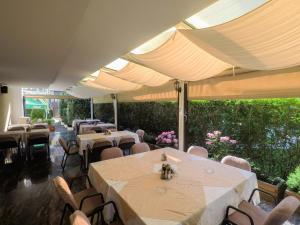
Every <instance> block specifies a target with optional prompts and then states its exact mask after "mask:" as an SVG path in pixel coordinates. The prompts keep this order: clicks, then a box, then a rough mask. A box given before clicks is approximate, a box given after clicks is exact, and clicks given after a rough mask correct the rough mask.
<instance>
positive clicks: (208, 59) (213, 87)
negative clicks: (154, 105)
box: [86, 0, 300, 101]
mask: <svg viewBox="0 0 300 225" xmlns="http://www.w3.org/2000/svg"><path fill="white" fill-rule="evenodd" d="M178 28H179V29H178V30H176V31H175V32H174V33H172V35H170V38H169V39H167V41H166V42H165V43H163V44H162V45H160V46H159V47H157V48H156V49H154V50H151V51H149V52H146V53H142V54H137V53H136V54H134V53H128V54H126V55H125V56H124V58H125V59H127V60H128V61H130V62H129V63H128V64H127V66H125V67H124V68H122V69H120V70H119V71H108V72H107V71H103V70H102V71H101V72H100V74H99V77H98V78H97V79H96V80H95V81H87V82H86V85H89V86H91V87H95V88H99V90H100V91H101V92H104V93H107V92H108V93H119V100H120V101H159V100H175V99H176V96H177V94H176V92H175V91H174V89H173V81H172V80H171V79H172V78H174V79H178V80H182V81H187V82H189V96H190V98H191V99H197V98H199V99H212V98H221V99H226V98H251V97H253V98H256V97H285V96H299V92H298V89H299V85H298V84H299V83H300V82H299V79H300V75H299V67H297V66H299V65H300V4H298V1H296V0H285V1H283V0H272V1H269V2H267V3H265V4H263V5H262V6H260V7H258V8H257V9H256V10H254V11H251V12H250V13H248V14H246V15H244V16H241V17H240V18H237V19H235V20H232V21H230V22H227V23H224V24H221V25H217V26H214V27H210V28H205V29H189V28H186V27H185V26H178ZM237 67H239V68H242V69H244V70H245V69H246V70H250V71H258V70H259V71H260V72H259V71H258V72H250V73H240V74H238V75H237V76H228V74H227V75H226V74H224V71H225V72H226V71H230V73H231V74H233V75H234V74H235V72H234V71H235V69H236V68H237ZM100 70H101V69H100ZM297 88H298V89H297Z"/></svg>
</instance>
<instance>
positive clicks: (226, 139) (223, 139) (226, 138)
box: [220, 136, 230, 142]
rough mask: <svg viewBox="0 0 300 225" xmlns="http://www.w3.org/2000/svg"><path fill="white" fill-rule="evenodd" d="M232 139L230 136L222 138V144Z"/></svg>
mask: <svg viewBox="0 0 300 225" xmlns="http://www.w3.org/2000/svg"><path fill="white" fill-rule="evenodd" d="M229 140H230V138H229V137H228V136H224V137H220V142H228V141H229Z"/></svg>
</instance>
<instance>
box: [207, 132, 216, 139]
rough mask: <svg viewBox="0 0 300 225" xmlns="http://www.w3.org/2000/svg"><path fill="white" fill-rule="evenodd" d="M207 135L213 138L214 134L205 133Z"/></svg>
mask: <svg viewBox="0 0 300 225" xmlns="http://www.w3.org/2000/svg"><path fill="white" fill-rule="evenodd" d="M207 137H208V138H214V137H215V135H214V134H213V133H207Z"/></svg>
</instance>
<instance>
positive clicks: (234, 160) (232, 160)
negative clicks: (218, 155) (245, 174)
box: [221, 155, 251, 171]
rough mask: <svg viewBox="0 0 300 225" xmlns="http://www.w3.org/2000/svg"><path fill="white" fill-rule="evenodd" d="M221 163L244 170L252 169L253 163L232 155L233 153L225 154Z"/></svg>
mask: <svg viewBox="0 0 300 225" xmlns="http://www.w3.org/2000/svg"><path fill="white" fill-rule="evenodd" d="M221 163H223V164H226V165H229V166H233V167H237V168H239V169H242V170H247V171H251V165H250V163H249V162H248V161H247V160H246V159H242V158H238V157H235V156H231V155H228V156H225V157H224V158H223V159H222V160H221Z"/></svg>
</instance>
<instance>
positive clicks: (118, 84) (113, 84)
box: [86, 71, 142, 93]
mask: <svg viewBox="0 0 300 225" xmlns="http://www.w3.org/2000/svg"><path fill="white" fill-rule="evenodd" d="M86 85H90V86H92V87H97V86H98V87H99V88H103V89H106V90H113V91H114V92H115V93H118V92H120V91H130V90H136V89H139V88H141V87H142V85H140V84H137V83H134V82H130V81H126V80H123V79H120V78H118V77H115V76H112V75H110V74H108V73H105V72H103V71H100V72H99V75H98V77H97V78H96V80H95V81H87V82H86Z"/></svg>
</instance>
